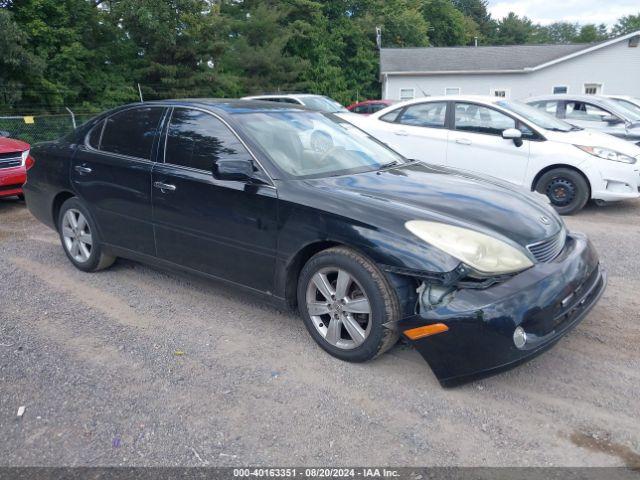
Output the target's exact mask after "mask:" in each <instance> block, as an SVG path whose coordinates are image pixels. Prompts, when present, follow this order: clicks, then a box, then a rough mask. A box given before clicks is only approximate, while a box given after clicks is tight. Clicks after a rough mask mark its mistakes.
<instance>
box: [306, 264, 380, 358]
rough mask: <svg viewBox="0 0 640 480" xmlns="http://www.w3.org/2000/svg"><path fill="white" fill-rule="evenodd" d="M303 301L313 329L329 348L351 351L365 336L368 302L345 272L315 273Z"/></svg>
mask: <svg viewBox="0 0 640 480" xmlns="http://www.w3.org/2000/svg"><path fill="white" fill-rule="evenodd" d="M306 300H307V311H308V312H309V316H310V317H311V321H312V322H313V325H314V327H315V328H316V330H317V331H318V333H319V334H320V335H321V336H322V338H324V340H325V341H326V342H327V343H329V344H330V345H333V346H334V347H337V348H341V349H344V350H351V349H353V348H356V347H358V346H360V345H362V343H363V342H364V341H365V340H366V338H367V337H368V336H369V333H370V331H371V323H372V322H371V305H370V303H369V299H368V298H367V295H366V294H365V292H364V289H363V288H362V287H361V286H360V284H359V283H358V281H357V280H356V279H355V278H353V277H352V276H351V275H350V274H349V273H348V272H347V271H345V270H343V269H340V268H337V267H327V268H323V269H321V270H319V271H318V272H316V273H315V274H314V275H313V276H312V277H311V280H310V281H309V285H308V286H307V294H306Z"/></svg>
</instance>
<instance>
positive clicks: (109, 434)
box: [0, 200, 640, 466]
mask: <svg viewBox="0 0 640 480" xmlns="http://www.w3.org/2000/svg"><path fill="white" fill-rule="evenodd" d="M567 222H568V224H569V226H570V228H572V229H574V230H580V231H583V232H586V233H588V234H589V235H590V236H591V238H592V239H593V241H594V243H595V245H596V247H597V248H598V250H599V252H600V255H601V258H602V261H603V263H604V265H605V266H606V268H607V269H608V271H609V275H610V277H609V287H608V289H607V291H606V292H605V295H604V297H603V299H602V300H601V301H600V303H599V304H598V306H597V307H596V308H595V309H594V311H593V312H592V313H591V314H590V315H589V316H588V317H587V318H586V319H585V320H584V321H583V323H582V324H581V325H580V326H579V327H578V328H577V329H576V330H574V331H573V332H572V333H571V334H569V335H568V336H567V337H566V338H565V339H563V340H562V341H561V342H560V343H559V344H558V345H557V346H556V347H554V348H553V349H552V350H550V351H549V352H547V353H546V354H544V355H543V356H541V357H539V358H537V359H536V360H534V361H532V362H530V363H528V364H525V365H523V366H521V367H519V368H517V369H515V370H512V371H510V372H507V373H504V374H501V375H499V376H496V377H492V378H490V379H486V380H482V381H478V382H475V383H471V384H468V385H465V386H462V387H458V388H456V389H452V390H444V389H442V388H441V387H440V386H439V385H438V383H437V381H436V379H435V377H434V376H433V374H432V373H431V371H430V370H429V368H428V366H427V364H426V363H425V362H424V361H423V360H422V358H421V357H420V356H419V355H418V353H417V352H415V351H413V350H411V349H410V348H407V347H406V346H402V345H398V346H397V347H395V348H394V349H393V350H391V352H389V353H388V354H386V355H384V356H382V357H381V358H379V359H377V360H376V361H373V362H370V363H368V364H362V365H352V364H347V363H343V362H340V361H338V360H336V359H333V358H332V357H330V356H329V355H327V354H325V353H324V352H323V351H322V350H321V349H320V348H319V347H317V346H316V345H315V344H314V343H313V341H312V340H311V338H310V337H309V335H308V334H307V332H306V330H305V329H304V326H303V324H302V322H301V321H300V320H299V319H298V318H297V316H296V315H294V314H291V313H284V312H280V311H278V310H275V309H273V308H271V307H269V306H265V305H263V304H261V303H258V301H257V300H255V299H253V298H250V297H247V296H244V295H240V294H238V293H236V292H234V291H233V290H232V289H230V288H228V287H223V286H220V285H219V284H216V283H213V282H209V281H205V280H202V279H199V278H195V277H188V276H179V275H175V274H171V273H165V272H162V271H159V270H155V269H152V268H150V267H147V266H144V265H141V264H137V263H133V262H129V261H122V260H120V261H118V262H117V263H116V265H114V267H113V268H111V269H110V270H107V271H104V272H101V273H98V274H85V273H82V272H80V271H78V270H76V269H74V268H73V267H72V265H71V264H70V263H69V262H68V261H67V259H66V257H65V256H64V253H63V251H62V249H61V247H60V245H59V242H58V238H57V235H56V234H55V233H54V232H53V231H51V230H48V229H47V228H46V227H44V226H43V225H41V224H39V223H38V222H37V221H35V220H34V219H33V218H32V217H31V216H30V214H29V213H28V211H27V210H26V208H25V207H24V204H22V203H20V202H17V201H12V200H0V265H2V269H1V270H0V440H1V442H0V464H3V465H47V466H60V465H182V466H187V465H194V466H199V465H211V466H230V465H247V464H254V465H256V464H257V465H269V464H271V465H273V464H275V465H298V466H300V465H309V464H312V465H322V466H327V465H353V466H357V465H371V464H376V465H391V466H402V465H430V466H436V465H437V466H448V465H464V466H475V465H484V466H503V465H510V466H529V465H538V466H551V465H553V466H558V465H563V466H596V465H597V466H624V465H640V455H639V454H638V452H640V400H639V399H640V348H639V346H638V345H639V344H640V313H639V312H640V294H639V292H640V256H639V255H638V247H639V246H640V202H637V201H636V202H629V203H622V204H618V205H613V206H608V207H604V208H598V207H595V206H589V207H588V208H587V209H586V210H585V211H583V212H582V213H580V214H579V215H577V216H575V217H570V218H568V219H567ZM21 405H24V406H26V410H25V413H24V415H23V416H22V418H18V417H17V411H18V407H20V406H21Z"/></svg>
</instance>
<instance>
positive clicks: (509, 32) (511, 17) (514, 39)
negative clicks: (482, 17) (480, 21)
mask: <svg viewBox="0 0 640 480" xmlns="http://www.w3.org/2000/svg"><path fill="white" fill-rule="evenodd" d="M534 32H535V26H534V25H533V23H532V22H531V20H529V19H528V18H527V17H519V16H518V15H516V14H515V13H513V12H510V13H509V14H508V15H507V16H506V17H504V18H503V19H502V20H500V21H499V22H498V27H497V34H496V43H497V44H498V45H521V44H524V43H529V41H530V40H531V38H532V37H533V34H534Z"/></svg>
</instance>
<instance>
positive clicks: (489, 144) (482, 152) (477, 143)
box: [447, 102, 529, 185]
mask: <svg viewBox="0 0 640 480" xmlns="http://www.w3.org/2000/svg"><path fill="white" fill-rule="evenodd" d="M518 126H519V125H517V123H516V120H514V119H513V118H512V117H510V116H508V115H505V114H504V113H502V112H499V111H498V110H495V109H493V108H491V107H487V106H484V105H478V104H475V103H465V102H456V105H455V119H454V126H453V130H452V131H451V133H450V134H449V147H448V150H447V164H448V165H450V166H451V167H454V168H457V169H461V170H469V171H472V172H476V173H480V174H483V175H490V176H492V177H496V178H501V179H503V180H507V181H509V182H511V183H515V184H517V185H522V184H523V183H524V179H525V175H526V173H527V166H528V163H529V140H527V139H526V136H527V135H526V134H527V133H529V132H523V134H524V136H523V143H522V145H520V146H517V145H516V144H515V143H514V141H513V140H507V139H504V138H502V132H503V131H504V130H507V129H509V128H516V127H518Z"/></svg>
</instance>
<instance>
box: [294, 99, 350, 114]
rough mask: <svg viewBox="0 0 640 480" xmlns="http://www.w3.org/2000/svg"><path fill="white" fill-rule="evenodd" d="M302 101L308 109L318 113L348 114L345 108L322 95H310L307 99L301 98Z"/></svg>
mask: <svg viewBox="0 0 640 480" xmlns="http://www.w3.org/2000/svg"><path fill="white" fill-rule="evenodd" d="M300 101H301V102H302V103H304V105H305V107H308V108H310V109H311V110H316V111H318V112H326V113H338V112H348V110H347V109H346V108H344V107H343V106H342V105H340V104H339V103H338V102H336V101H335V100H333V99H331V98H329V97H324V96H322V95H309V96H306V97H300Z"/></svg>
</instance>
